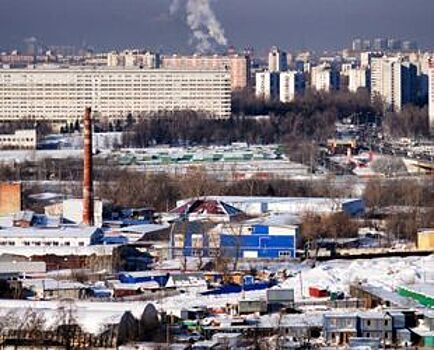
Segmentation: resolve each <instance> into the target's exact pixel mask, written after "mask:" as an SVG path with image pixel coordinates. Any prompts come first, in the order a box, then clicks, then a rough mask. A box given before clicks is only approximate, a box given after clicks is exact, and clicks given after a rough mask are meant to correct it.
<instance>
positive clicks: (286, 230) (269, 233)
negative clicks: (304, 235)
mask: <svg viewBox="0 0 434 350" xmlns="http://www.w3.org/2000/svg"><path fill="white" fill-rule="evenodd" d="M245 231H246V230H245V229H244V228H243V229H242V230H241V232H225V231H223V232H222V234H221V235H220V249H221V252H222V254H223V255H224V256H228V257H239V258H295V253H296V237H297V231H298V227H297V226H265V225H252V226H249V227H247V231H249V232H245Z"/></svg>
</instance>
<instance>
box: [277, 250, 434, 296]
mask: <svg viewBox="0 0 434 350" xmlns="http://www.w3.org/2000/svg"><path fill="white" fill-rule="evenodd" d="M433 281H434V255H430V256H427V257H408V258H401V257H393V258H378V259H370V260H332V261H329V262H325V263H322V264H320V265H318V266H317V267H315V268H313V269H305V270H303V271H302V272H301V275H300V274H297V275H296V276H294V277H291V278H288V279H287V280H286V281H285V282H283V284H282V286H283V287H285V288H293V289H294V291H295V298H296V300H297V299H301V297H302V296H304V297H306V296H308V295H309V292H308V289H309V287H310V286H316V287H320V288H324V289H328V290H330V291H344V292H348V291H349V286H350V284H353V283H357V282H363V283H369V284H371V285H373V286H378V287H383V288H385V289H387V290H393V289H395V288H396V287H398V286H400V285H411V284H416V283H423V282H433ZM301 288H303V294H302V293H301Z"/></svg>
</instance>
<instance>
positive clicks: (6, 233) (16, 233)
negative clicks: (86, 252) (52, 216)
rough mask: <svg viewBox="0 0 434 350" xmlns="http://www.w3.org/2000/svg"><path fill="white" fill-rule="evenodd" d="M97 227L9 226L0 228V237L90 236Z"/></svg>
mask: <svg viewBox="0 0 434 350" xmlns="http://www.w3.org/2000/svg"><path fill="white" fill-rule="evenodd" d="M97 230H99V228H98V227H70V226H62V227H60V228H39V227H28V228H21V227H10V228H5V229H0V238H58V237H71V238H90V237H91V236H92V235H93V234H94V233H95V232H96V231H97Z"/></svg>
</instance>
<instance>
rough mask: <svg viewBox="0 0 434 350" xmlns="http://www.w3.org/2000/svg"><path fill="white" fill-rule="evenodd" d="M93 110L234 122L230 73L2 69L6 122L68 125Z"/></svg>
mask: <svg viewBox="0 0 434 350" xmlns="http://www.w3.org/2000/svg"><path fill="white" fill-rule="evenodd" d="M88 106H91V107H92V111H93V115H94V118H98V117H104V118H109V119H122V118H125V117H126V116H127V115H128V114H132V115H148V114H152V113H156V112H159V111H177V110H193V111H198V112H203V113H206V114H207V115H209V116H210V117H215V118H228V117H229V116H230V113H231V78H230V73H229V72H228V71H227V70H226V69H216V70H166V69H140V68H129V67H125V68H124V67H114V68H109V67H105V68H90V67H71V68H60V67H54V68H53V67H51V68H44V67H37V68H27V69H0V120H19V119H21V118H31V119H34V120H48V121H51V122H58V123H60V122H61V123H63V122H65V121H71V120H76V119H78V118H80V119H81V117H82V114H83V111H84V110H85V108H86V107H88Z"/></svg>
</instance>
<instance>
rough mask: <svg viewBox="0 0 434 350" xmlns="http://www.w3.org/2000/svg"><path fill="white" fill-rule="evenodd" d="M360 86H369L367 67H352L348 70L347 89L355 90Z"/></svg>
mask: <svg viewBox="0 0 434 350" xmlns="http://www.w3.org/2000/svg"><path fill="white" fill-rule="evenodd" d="M360 88H369V70H368V69H367V68H363V67H362V68H352V69H350V70H349V71H348V90H349V91H351V92H357V90H358V89H360Z"/></svg>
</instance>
